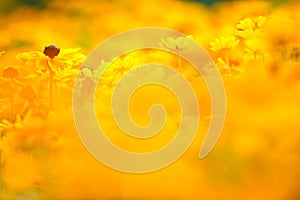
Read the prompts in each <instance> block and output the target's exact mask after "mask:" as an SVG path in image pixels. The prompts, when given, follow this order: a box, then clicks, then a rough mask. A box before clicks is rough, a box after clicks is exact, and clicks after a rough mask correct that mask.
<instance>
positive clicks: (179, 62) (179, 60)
mask: <svg viewBox="0 0 300 200" xmlns="http://www.w3.org/2000/svg"><path fill="white" fill-rule="evenodd" d="M177 56H178V57H177V65H178V69H179V71H180V72H182V62H181V56H180V54H179V52H178V53H177Z"/></svg>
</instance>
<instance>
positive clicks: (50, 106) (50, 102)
mask: <svg viewBox="0 0 300 200" xmlns="http://www.w3.org/2000/svg"><path fill="white" fill-rule="evenodd" d="M49 72H50V76H49V109H50V110H52V109H53V86H54V72H53V71H52V70H51V69H50V70H49Z"/></svg>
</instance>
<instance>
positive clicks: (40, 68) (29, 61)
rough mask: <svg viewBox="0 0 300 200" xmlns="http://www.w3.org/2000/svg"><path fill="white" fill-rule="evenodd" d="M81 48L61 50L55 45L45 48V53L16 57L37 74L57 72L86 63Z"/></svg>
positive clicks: (30, 53) (21, 54) (23, 54)
mask: <svg viewBox="0 0 300 200" xmlns="http://www.w3.org/2000/svg"><path fill="white" fill-rule="evenodd" d="M79 50H80V48H75V49H61V50H58V48H56V49H55V48H54V45H50V46H48V47H45V50H44V52H40V51H32V52H24V53H20V54H18V55H17V56H16V58H17V59H18V60H20V61H21V62H23V65H24V66H25V67H33V68H34V69H33V71H35V72H46V71H47V70H51V71H52V72H56V71H57V70H59V69H64V68H66V67H71V68H76V67H79V66H80V64H81V63H82V62H83V61H84V59H85V55H83V54H82V53H79Z"/></svg>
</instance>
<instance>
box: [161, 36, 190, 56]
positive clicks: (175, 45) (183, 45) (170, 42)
mask: <svg viewBox="0 0 300 200" xmlns="http://www.w3.org/2000/svg"><path fill="white" fill-rule="evenodd" d="M191 38H193V36H192V35H188V36H186V37H184V36H180V37H178V38H176V39H175V38H172V37H168V38H166V39H161V40H160V41H161V42H160V43H159V45H160V46H161V47H163V48H166V49H169V50H171V51H175V52H176V53H180V52H181V51H184V49H187V48H188V43H189V39H191Z"/></svg>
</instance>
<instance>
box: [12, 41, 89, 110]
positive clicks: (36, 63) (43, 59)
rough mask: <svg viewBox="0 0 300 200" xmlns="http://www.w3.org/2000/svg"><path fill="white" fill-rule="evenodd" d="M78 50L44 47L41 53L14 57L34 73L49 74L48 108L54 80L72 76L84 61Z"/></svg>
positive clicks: (51, 103)
mask: <svg viewBox="0 0 300 200" xmlns="http://www.w3.org/2000/svg"><path fill="white" fill-rule="evenodd" d="M79 50H80V48H75V49H59V48H58V47H56V46H55V45H49V46H46V47H45V49H44V51H43V52H39V51H33V52H24V53H21V54H18V55H17V56H16V57H17V59H18V60H19V61H21V64H22V65H23V67H26V68H27V67H28V68H31V71H32V72H35V73H39V74H41V73H45V72H48V73H49V77H48V81H49V107H50V109H52V107H53V95H54V94H53V93H54V85H55V78H56V77H57V80H59V81H61V80H63V79H64V78H65V77H69V76H74V77H75V74H76V73H75V71H76V70H77V68H78V67H79V66H80V65H81V63H82V62H83V61H84V59H85V55H83V54H82V53H80V52H79Z"/></svg>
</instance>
